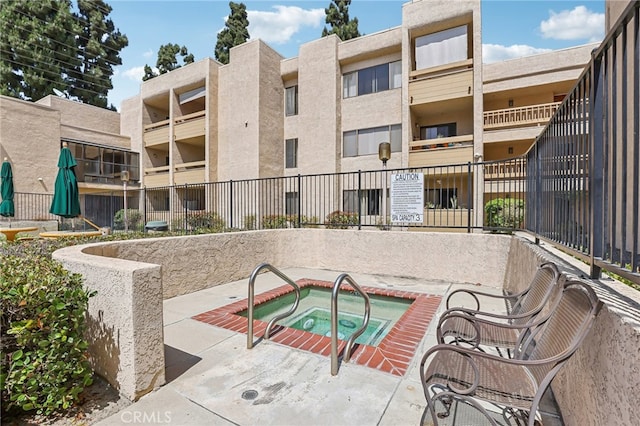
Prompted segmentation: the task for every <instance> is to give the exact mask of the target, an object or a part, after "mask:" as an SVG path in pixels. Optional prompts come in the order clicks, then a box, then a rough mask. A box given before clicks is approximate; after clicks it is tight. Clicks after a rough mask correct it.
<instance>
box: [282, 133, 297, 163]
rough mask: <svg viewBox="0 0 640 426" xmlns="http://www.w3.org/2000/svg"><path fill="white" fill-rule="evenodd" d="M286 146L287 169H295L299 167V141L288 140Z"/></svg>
mask: <svg viewBox="0 0 640 426" xmlns="http://www.w3.org/2000/svg"><path fill="white" fill-rule="evenodd" d="M285 145H286V146H285V152H286V159H285V167H286V168H287V169H294V168H296V167H298V139H297V138H296V139H287V140H286V141H285Z"/></svg>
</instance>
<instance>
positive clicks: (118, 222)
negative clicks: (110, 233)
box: [113, 209, 142, 231]
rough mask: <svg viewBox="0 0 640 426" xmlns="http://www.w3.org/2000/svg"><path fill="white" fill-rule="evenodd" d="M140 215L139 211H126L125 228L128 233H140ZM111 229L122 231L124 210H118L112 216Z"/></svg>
mask: <svg viewBox="0 0 640 426" xmlns="http://www.w3.org/2000/svg"><path fill="white" fill-rule="evenodd" d="M141 220H142V215H141V214H140V210H137V209H136V210H134V209H127V228H128V229H129V231H142V222H141ZM113 227H114V228H115V229H124V209H120V210H118V211H117V212H116V214H115V215H114V216H113Z"/></svg>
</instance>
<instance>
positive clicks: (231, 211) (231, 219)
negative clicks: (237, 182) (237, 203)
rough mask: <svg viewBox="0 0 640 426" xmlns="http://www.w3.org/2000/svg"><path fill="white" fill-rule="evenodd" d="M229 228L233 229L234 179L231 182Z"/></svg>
mask: <svg viewBox="0 0 640 426" xmlns="http://www.w3.org/2000/svg"><path fill="white" fill-rule="evenodd" d="M229 227H230V228H233V179H232V180H230V181H229Z"/></svg>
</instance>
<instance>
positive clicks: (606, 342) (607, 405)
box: [54, 229, 640, 425]
mask: <svg viewBox="0 0 640 426" xmlns="http://www.w3.org/2000/svg"><path fill="white" fill-rule="evenodd" d="M103 256H106V257H107V258H105V257H103ZM54 258H56V259H58V260H60V261H62V263H63V264H64V265H65V267H66V268H67V269H69V270H71V271H72V272H77V273H81V274H82V275H83V276H84V277H85V280H86V284H87V286H88V287H89V288H91V289H94V290H97V291H98V295H97V296H96V297H94V298H92V299H91V301H90V312H89V315H90V318H91V320H90V324H91V338H92V342H91V351H92V357H93V358H92V359H93V361H94V363H95V364H96V368H97V371H98V372H100V374H102V375H105V377H107V379H108V380H109V381H110V382H111V383H112V384H114V385H115V386H116V387H117V388H118V389H120V391H121V392H122V393H123V394H124V395H125V396H127V397H130V398H132V399H136V398H138V397H139V396H141V395H143V394H144V393H146V392H148V391H150V390H152V389H153V387H157V386H159V385H160V384H162V382H163V381H164V377H163V371H164V357H163V340H162V299H163V297H164V298H167V297H172V296H175V295H179V294H185V293H190V292H193V291H196V290H199V289H201V288H205V287H212V286H216V285H219V284H222V283H226V282H229V281H233V280H239V279H243V278H247V277H248V276H249V275H250V273H251V271H252V270H253V269H254V268H255V267H256V266H257V265H258V264H259V263H262V262H269V263H272V264H273V265H274V266H276V267H278V268H288V267H308V268H320V269H334V270H343V271H345V272H352V273H356V272H361V273H368V274H380V275H391V276H406V277H414V278H424V279H425V280H429V281H434V280H436V281H437V280H441V281H443V282H449V283H482V284H485V285H493V286H495V287H497V288H500V287H501V286H504V287H505V288H507V289H509V290H512V291H515V290H519V289H523V288H524V287H526V285H527V284H528V282H529V281H530V277H531V275H532V274H533V272H534V271H535V268H536V267H537V266H538V265H539V264H540V263H541V262H543V261H547V260H551V261H554V262H556V263H557V264H558V265H559V266H560V269H561V270H562V271H563V272H565V273H571V274H574V275H584V274H585V270H584V269H585V268H584V265H583V266H582V268H581V267H580V265H581V264H580V263H579V262H578V261H576V260H575V259H573V258H570V257H569V256H566V255H562V254H559V253H558V252H555V251H553V250H550V249H549V248H548V247H545V246H539V245H535V244H533V243H532V242H530V241H528V240H526V239H524V238H520V237H510V236H500V235H488V234H449V233H447V234H439V233H412V232H380V231H351V230H322V229H288V230H272V231H248V232H237V233H227V234H211V235H199V236H184V237H171V238H158V239H145V240H132V241H120V242H110V243H98V244H92V245H90V246H83V247H82V246H76V247H69V248H65V249H62V250H59V251H57V252H56V253H54ZM123 259H128V260H123ZM142 261H144V262H146V263H143V262H142ZM159 265H160V266H159ZM576 265H577V266H576ZM310 278H312V277H310ZM592 285H593V287H594V289H595V290H596V292H597V293H598V296H599V297H600V298H601V299H602V300H603V301H605V303H606V306H605V308H604V309H603V310H602V312H601V313H600V315H599V317H598V318H597V320H596V324H595V325H594V327H593V329H592V331H591V333H590V334H589V335H588V337H587V339H586V341H585V342H584V344H583V345H582V347H581V348H580V349H579V350H578V351H577V352H576V354H575V355H574V357H573V358H572V359H571V360H570V361H569V362H568V363H567V365H565V366H564V368H563V369H562V370H561V372H560V373H559V375H558V376H557V377H556V378H555V379H554V381H553V383H552V387H553V390H554V393H555V396H556V399H557V402H558V405H559V407H560V410H561V412H562V415H563V418H564V422H565V424H567V425H591V424H592V425H600V424H620V425H627V424H633V422H634V420H633V419H638V418H640V394H638V392H637V388H638V386H640V374H639V371H638V369H639V367H638V365H637V362H636V355H637V352H638V347H639V346H640V303H639V302H640V295H638V292H637V291H635V290H632V289H630V288H628V287H626V286H624V285H623V284H620V283H617V282H615V281H613V280H607V281H593V282H592ZM116 336H117V339H116Z"/></svg>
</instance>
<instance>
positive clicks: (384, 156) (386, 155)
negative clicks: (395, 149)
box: [378, 142, 391, 166]
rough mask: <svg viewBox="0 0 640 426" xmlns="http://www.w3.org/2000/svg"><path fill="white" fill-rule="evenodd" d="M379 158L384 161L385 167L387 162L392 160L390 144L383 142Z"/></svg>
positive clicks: (379, 150)
mask: <svg viewBox="0 0 640 426" xmlns="http://www.w3.org/2000/svg"><path fill="white" fill-rule="evenodd" d="M378 158H379V159H380V161H382V165H383V166H386V165H387V161H389V159H390V158H391V144H390V143H389V142H381V143H380V145H378Z"/></svg>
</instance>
